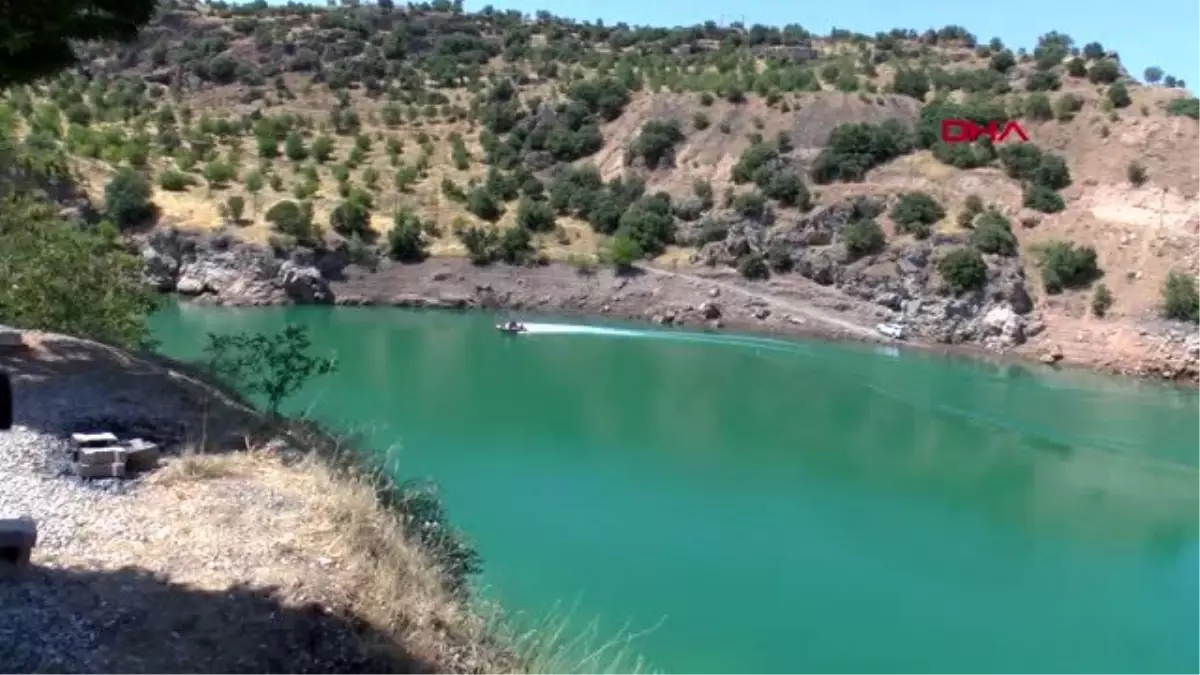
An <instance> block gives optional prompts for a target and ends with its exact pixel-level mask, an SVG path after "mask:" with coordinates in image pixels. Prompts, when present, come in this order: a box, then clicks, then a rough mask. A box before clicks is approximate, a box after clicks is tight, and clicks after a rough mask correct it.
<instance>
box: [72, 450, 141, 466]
mask: <svg viewBox="0 0 1200 675" xmlns="http://www.w3.org/2000/svg"><path fill="white" fill-rule="evenodd" d="M128 455H129V451H128V450H127V449H125V448H123V447H121V446H119V445H113V446H109V447H107V448H80V449H78V450H76V451H75V461H76V462H78V463H79V464H85V465H87V466H96V465H100V464H124V463H125V460H126V459H127V458H128Z"/></svg>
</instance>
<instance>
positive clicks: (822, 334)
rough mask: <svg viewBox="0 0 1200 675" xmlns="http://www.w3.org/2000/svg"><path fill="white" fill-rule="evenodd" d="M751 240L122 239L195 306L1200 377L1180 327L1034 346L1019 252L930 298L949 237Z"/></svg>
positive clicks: (151, 276) (1197, 349) (154, 276)
mask: <svg viewBox="0 0 1200 675" xmlns="http://www.w3.org/2000/svg"><path fill="white" fill-rule="evenodd" d="M825 217H826V218H829V217H831V216H830V215H829V211H826V215H825ZM839 217H840V216H839ZM811 229H812V228H811V227H810V230H811ZM815 231H816V232H817V233H818V234H817V235H816V236H817V237H822V236H824V235H821V234H820V229H819V228H818V229H816V230H815ZM754 236H755V233H754V232H752V231H747V230H746V229H744V228H740V227H737V226H736V225H735V226H734V227H732V228H731V229H730V230H729V232H728V234H727V235H726V238H725V239H724V240H722V241H720V242H711V243H709V244H708V245H706V246H705V247H703V248H701V249H700V253H699V254H697V256H695V258H696V260H695V261H694V262H695V264H692V265H688V266H686V267H683V266H681V267H679V268H672V269H663V268H655V267H650V266H643V267H642V268H640V269H638V270H635V271H634V272H633V273H632V274H624V275H617V274H615V273H614V272H613V271H612V270H610V269H607V268H594V269H580V268H576V267H572V266H569V265H564V264H557V263H551V264H546V265H539V266H531V267H513V266H507V265H491V266H483V267H480V266H476V265H472V264H471V263H470V262H468V261H467V260H465V259H459V258H431V259H429V260H427V261H425V262H423V263H420V264H402V263H395V262H391V261H387V260H384V261H380V262H377V263H373V264H371V265H369V266H364V265H362V264H357V263H355V262H352V258H353V256H352V254H351V251H350V250H349V247H348V246H346V245H345V244H340V245H336V246H332V247H327V248H321V249H317V250H313V249H304V248H295V249H292V250H278V249H274V248H272V247H269V246H262V245H256V244H250V243H246V242H243V241H240V240H238V238H237V237H236V235H235V234H231V233H220V232H218V233H201V232H184V231H180V230H158V231H154V232H152V233H150V234H149V235H146V236H143V237H141V238H139V239H136V240H133V241H132V242H131V244H132V245H133V246H135V247H136V248H137V250H138V251H140V254H141V256H142V257H143V259H144V260H145V262H146V281H147V283H149V284H150V285H152V286H154V287H155V288H157V289H159V290H161V291H163V292H167V293H173V294H176V295H177V296H179V297H181V298H183V299H184V300H186V301H190V302H196V303H200V304H210V305H224V306H270V305H282V304H328V305H345V306H389V307H412V308H430V309H458V310H467V309H483V310H493V311H514V312H517V311H519V312H522V313H525V314H535V315H536V314H540V315H559V316H580V317H603V318H609V319H618V320H631V321H643V322H649V323H652V324H656V325H663V326H678V327H692V328H696V329H704V330H721V329H731V330H737V331H741V332H750V333H764V334H776V335H787V336H797V337H808V338H821V339H831V340H847V339H850V340H858V341H864V342H889V341H888V340H887V338H885V337H884V336H882V335H880V334H879V333H878V332H877V331H876V330H875V328H874V327H875V326H876V325H877V324H879V323H882V322H892V323H901V324H903V325H904V326H905V327H906V330H907V331H908V333H909V336H908V338H907V340H906V341H905V342H904V343H903V344H904V345H905V346H907V347H912V348H921V349H930V350H935V351H939V352H946V353H955V354H963V355H970V356H974V357H980V358H985V359H989V360H995V359H1002V360H1011V359H1016V360H1022V361H1030V360H1037V361H1041V362H1042V363H1047V364H1059V365H1064V366H1075V367H1082V368H1087V369H1092V370H1100V371H1104V372H1109V373H1113V374H1120V375H1132V376H1138V377H1147V378H1152V379H1163V380H1169V381H1177V382H1189V383H1190V382H1195V381H1197V372H1198V368H1197V356H1200V339H1197V336H1196V335H1195V334H1194V333H1193V334H1188V333H1186V332H1185V331H1184V330H1183V329H1178V330H1173V329H1170V328H1167V329H1165V330H1164V332H1163V335H1162V336H1156V335H1152V336H1149V338H1151V339H1153V340H1155V341H1156V343H1157V344H1158V347H1157V349H1156V350H1150V356H1148V357H1147V358H1145V359H1141V360H1137V361H1133V362H1130V361H1121V360H1118V361H1115V362H1114V361H1112V360H1102V357H1103V355H1100V354H1096V355H1095V358H1094V359H1092V360H1088V358H1086V357H1085V358H1079V357H1078V356H1077V354H1078V352H1079V351H1083V352H1085V353H1086V352H1087V350H1076V351H1074V352H1073V351H1071V350H1069V349H1068V350H1066V351H1067V352H1068V353H1071V354H1072V358H1064V349H1063V348H1062V347H1061V346H1060V345H1058V344H1056V343H1053V342H1048V341H1047V340H1045V339H1039V336H1040V334H1041V333H1042V332H1043V331H1044V330H1045V326H1044V324H1043V322H1042V320H1041V318H1040V316H1039V314H1038V312H1037V311H1036V308H1035V307H1034V303H1033V301H1032V300H1031V298H1030V295H1029V292H1028V291H1027V289H1026V285H1025V276H1024V272H1023V270H1022V268H1021V266H1020V264H1019V263H1018V262H1017V260H1016V259H1015V258H1003V257H999V256H989V257H988V282H987V284H986V286H985V288H983V289H981V290H980V291H978V292H975V293H972V294H967V295H965V296H961V297H953V296H949V295H947V294H944V293H939V292H938V290H937V288H936V284H937V279H936V273H935V272H934V271H933V270H932V269H931V268H932V265H931V264H930V261H931V258H932V256H933V254H934V252H935V251H936V250H937V249H938V247H940V246H947V245H953V244H955V243H956V240H955V238H954V237H948V236H945V235H935V236H934V237H932V238H931V240H929V241H926V242H910V243H908V244H902V245H894V246H892V247H890V248H888V249H886V250H884V251H883V252H881V253H879V254H876V255H873V256H869V257H868V258H865V259H860V260H856V261H852V262H849V261H846V260H845V259H844V258H839V255H840V254H839V252H838V249H837V248H836V246H828V245H826V246H813V245H811V244H812V243H813V242H812V240H811V239H810V240H807V243H806V244H804V245H802V246H797V247H795V248H793V249H791V250H793V251H795V252H796V253H794V254H793V256H794V265H795V270H796V271H795V272H792V273H789V274H776V275H773V276H772V277H771V278H770V279H768V280H764V281H756V282H748V281H746V280H744V279H742V278H741V276H740V275H739V274H738V273H737V272H736V271H734V270H733V269H731V268H729V267H727V266H726V265H725V264H724V263H727V262H728V260H727V258H730V257H731V256H736V255H737V254H738V253H741V252H744V250H746V249H747V248H748V249H749V250H756V249H757V250H768V249H769V247H770V246H772V245H777V242H778V240H775V241H774V242H772V241H766V242H764V241H762V240H758V241H752V240H751V241H747V240H748V239H752V237H754ZM775 236H776V237H779V236H783V237H788V236H790V237H793V238H795V237H797V236H800V235H797V234H796V232H795V231H791V232H788V231H785V232H784V233H782V234H781V235H780V234H776V235H775ZM833 236H834V237H836V234H835V235H833ZM817 241H822V240H821V239H818V240H817ZM824 241H825V242H826V243H827V244H828V242H829V239H828V238H826V239H824ZM835 243H836V242H835Z"/></svg>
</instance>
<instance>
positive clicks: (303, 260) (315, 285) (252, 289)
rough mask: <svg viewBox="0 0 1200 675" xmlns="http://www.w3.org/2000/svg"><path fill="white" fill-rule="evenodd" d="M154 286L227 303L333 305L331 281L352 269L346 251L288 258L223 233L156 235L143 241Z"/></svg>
mask: <svg viewBox="0 0 1200 675" xmlns="http://www.w3.org/2000/svg"><path fill="white" fill-rule="evenodd" d="M140 251H141V255H142V258H143V259H144V260H145V262H146V268H145V272H144V276H145V280H146V282H147V283H148V284H150V285H152V286H154V287H155V288H158V289H159V290H162V291H165V292H176V293H179V294H181V295H187V296H193V297H197V298H199V299H202V300H204V301H206V302H211V303H214V304H223V305H269V304H281V303H287V302H299V303H307V304H312V303H332V302H333V301H334V294H333V291H332V290H331V289H330V287H329V279H332V278H338V277H339V276H340V275H341V273H342V270H343V268H344V267H345V266H346V255H345V253H344V251H340V250H332V251H330V250H324V251H318V252H313V251H302V252H301V251H298V252H296V253H295V254H292V255H291V257H290V258H288V259H286V260H281V259H280V254H279V253H277V252H276V251H273V250H272V249H269V248H265V247H261V246H256V245H254V244H248V243H242V242H237V241H236V240H235V239H233V238H232V237H230V236H228V235H225V234H221V233H217V234H212V235H209V234H203V233H189V232H182V231H180V230H175V229H171V230H162V231H156V232H154V233H152V234H150V235H149V236H147V237H145V238H144V239H142V241H141V242H140Z"/></svg>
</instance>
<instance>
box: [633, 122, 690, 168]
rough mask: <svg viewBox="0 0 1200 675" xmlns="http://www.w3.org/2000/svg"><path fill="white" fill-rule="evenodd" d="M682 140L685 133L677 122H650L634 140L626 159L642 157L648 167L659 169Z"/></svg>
mask: <svg viewBox="0 0 1200 675" xmlns="http://www.w3.org/2000/svg"><path fill="white" fill-rule="evenodd" d="M682 140H683V132H682V131H681V130H680V129H679V123H678V122H676V121H675V120H650V121H649V122H647V123H646V124H645V126H643V127H642V131H641V133H639V134H638V136H637V138H635V139H634V140H633V144H632V145H630V147H629V154H628V155H627V156H626V159H627V161H628V160H632V159H633V158H635V157H641V158H643V159H644V160H645V161H646V166H648V167H650V168H651V169H655V168H658V164H659V162H661V161H662V160H663V158H665V157H666V156H667V155H668V154H669V153H670V152H671V151H672V150H673V149H674V148H675V145H676V144H677V143H679V142H680V141H682Z"/></svg>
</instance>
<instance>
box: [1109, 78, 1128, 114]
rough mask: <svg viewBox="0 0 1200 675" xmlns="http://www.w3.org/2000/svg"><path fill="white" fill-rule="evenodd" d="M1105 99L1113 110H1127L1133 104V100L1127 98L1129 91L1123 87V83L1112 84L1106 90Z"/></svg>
mask: <svg viewBox="0 0 1200 675" xmlns="http://www.w3.org/2000/svg"><path fill="white" fill-rule="evenodd" d="M1105 97H1106V98H1108V100H1109V102H1111V103H1112V105H1113V107H1114V108H1127V107H1129V104H1130V103H1133V99H1131V98H1129V90H1128V89H1127V88H1126V87H1125V83H1124V82H1114V83H1113V85H1112V86H1111V87H1109V88H1108V92H1107V93H1106V94H1105Z"/></svg>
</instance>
